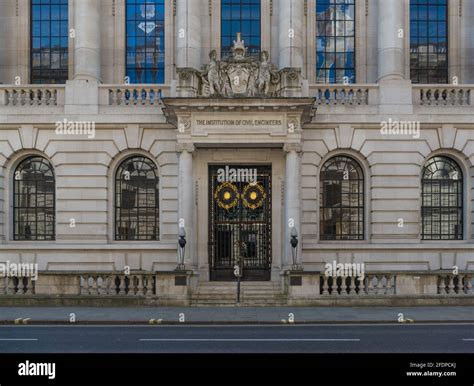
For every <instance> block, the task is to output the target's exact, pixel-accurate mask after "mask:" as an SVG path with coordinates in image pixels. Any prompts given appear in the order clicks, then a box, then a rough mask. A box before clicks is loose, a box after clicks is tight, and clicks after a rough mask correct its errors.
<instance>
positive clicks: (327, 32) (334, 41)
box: [316, 0, 356, 83]
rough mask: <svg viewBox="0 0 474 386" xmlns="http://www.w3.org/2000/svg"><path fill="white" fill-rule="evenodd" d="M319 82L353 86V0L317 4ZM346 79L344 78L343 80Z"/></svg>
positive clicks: (322, 1) (320, 0) (325, 1)
mask: <svg viewBox="0 0 474 386" xmlns="http://www.w3.org/2000/svg"><path fill="white" fill-rule="evenodd" d="M316 3H317V4H316V31H317V37H316V42H317V48H316V77H317V82H318V83H344V80H347V82H349V83H355V81H356V74H355V5H354V0H318V1H317V2H316ZM345 77H346V78H345Z"/></svg>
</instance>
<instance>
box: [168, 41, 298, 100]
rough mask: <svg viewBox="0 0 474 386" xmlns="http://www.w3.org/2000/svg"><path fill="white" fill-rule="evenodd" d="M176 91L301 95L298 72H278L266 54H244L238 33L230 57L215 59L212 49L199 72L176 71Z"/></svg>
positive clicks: (207, 94) (235, 95) (209, 94)
mask: <svg viewBox="0 0 474 386" xmlns="http://www.w3.org/2000/svg"><path fill="white" fill-rule="evenodd" d="M177 71H178V75H179V77H178V79H179V84H178V92H179V91H181V93H182V94H184V95H182V96H195V97H215V98H218V97H221V98H232V97H233V98H238V97H249V98H252V97H280V96H301V95H300V94H301V89H302V86H301V69H296V68H286V69H283V70H278V69H277V68H276V67H275V66H274V65H273V64H272V63H271V62H270V56H269V54H268V52H267V51H263V52H262V53H261V54H260V57H259V58H256V57H254V56H250V55H248V54H247V48H246V47H245V43H244V41H242V40H241V37H240V34H237V40H235V41H234V45H233V47H232V55H231V56H230V57H227V58H224V59H218V57H217V52H216V50H212V51H211V52H210V54H209V63H208V64H207V65H205V66H204V67H203V68H202V69H201V70H195V69H192V68H178V69H177Z"/></svg>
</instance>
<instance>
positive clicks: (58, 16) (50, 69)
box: [31, 0, 69, 84]
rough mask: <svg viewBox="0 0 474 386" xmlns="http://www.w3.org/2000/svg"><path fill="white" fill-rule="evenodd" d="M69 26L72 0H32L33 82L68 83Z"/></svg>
mask: <svg viewBox="0 0 474 386" xmlns="http://www.w3.org/2000/svg"><path fill="white" fill-rule="evenodd" d="M68 30H69V27H68V0H31V83H43V84H44V83H46V84H53V83H66V80H67V79H68V37H69V36H68Z"/></svg>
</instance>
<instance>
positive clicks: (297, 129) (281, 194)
mask: <svg viewBox="0 0 474 386" xmlns="http://www.w3.org/2000/svg"><path fill="white" fill-rule="evenodd" d="M163 102H164V105H165V109H164V111H165V114H166V117H167V120H168V122H169V123H171V124H173V125H174V126H175V127H176V129H177V152H178V153H179V166H178V174H179V176H178V181H179V193H178V201H179V203H178V213H179V215H178V217H179V218H178V219H177V220H178V221H179V220H184V224H185V229H186V234H187V240H188V244H187V246H186V248H187V251H186V254H187V259H186V264H187V267H189V268H190V269H193V270H194V271H195V272H198V273H199V281H208V280H209V260H208V245H207V243H208V229H207V226H205V225H203V224H208V197H207V194H208V186H207V185H208V167H209V165H210V164H222V163H229V164H239V163H241V164H258V163H262V164H271V165H272V174H273V205H274V208H278V207H281V208H283V209H281V210H275V209H274V210H273V213H272V223H273V230H272V236H273V237H272V239H273V244H272V247H273V262H272V280H275V281H276V280H281V278H280V273H281V271H283V270H285V269H287V268H288V267H289V266H290V265H291V261H290V260H291V249H290V248H291V247H290V245H289V240H290V237H289V232H290V229H289V227H288V226H286V224H288V222H289V220H290V219H291V220H292V222H293V223H294V226H295V227H296V228H297V229H298V230H299V229H300V228H301V226H300V211H301V208H300V205H301V204H300V193H299V186H300V183H299V178H300V167H301V153H302V145H301V137H302V127H303V125H304V124H305V123H306V122H308V121H310V120H311V117H312V114H314V110H313V104H314V99H313V98H301V97H278V98H261V97H258V98H199V97H197V98H196V97H184V98H165V99H164V100H163ZM281 240H284V242H283V243H281V242H280V241H281ZM276 241H278V243H276ZM300 245H301V243H300ZM300 248H301V247H300ZM298 256H301V252H299V253H298Z"/></svg>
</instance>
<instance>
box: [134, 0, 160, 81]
mask: <svg viewBox="0 0 474 386" xmlns="http://www.w3.org/2000/svg"><path fill="white" fill-rule="evenodd" d="M126 12H127V16H126V18H127V27H126V28H127V76H128V77H129V78H130V83H165V0H127V11H126Z"/></svg>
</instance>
